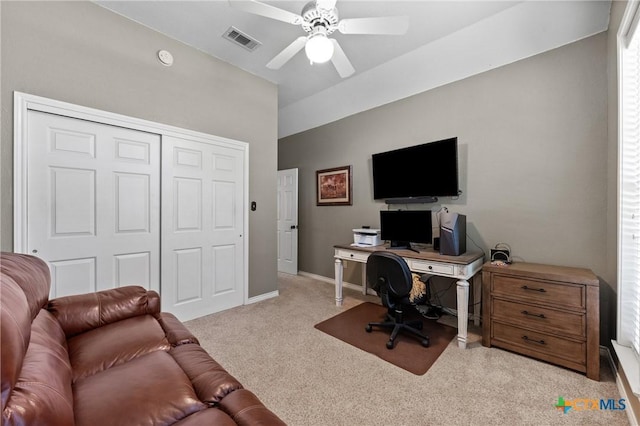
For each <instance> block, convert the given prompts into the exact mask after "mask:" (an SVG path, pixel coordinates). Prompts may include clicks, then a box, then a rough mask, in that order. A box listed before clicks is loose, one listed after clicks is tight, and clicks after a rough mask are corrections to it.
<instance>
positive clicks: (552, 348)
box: [491, 321, 586, 364]
mask: <svg viewBox="0 0 640 426" xmlns="http://www.w3.org/2000/svg"><path fill="white" fill-rule="evenodd" d="M491 325H492V334H493V336H492V343H494V344H495V345H496V346H500V342H504V343H506V344H507V346H515V347H519V348H522V349H524V350H523V351H522V353H524V354H525V355H531V356H535V353H530V352H529V351H534V352H540V353H542V354H545V355H550V356H553V357H555V358H560V359H565V360H568V361H571V362H573V363H578V364H584V363H585V362H586V347H585V343H584V342H576V341H573V340H568V339H563V338H561V337H555V336H551V335H549V334H545V333H538V332H535V331H530V330H525V329H523V328H519V327H514V326H511V325H507V324H502V323H500V322H497V321H496V322H493V323H492V324H491Z"/></svg>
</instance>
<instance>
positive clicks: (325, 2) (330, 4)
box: [316, 0, 336, 10]
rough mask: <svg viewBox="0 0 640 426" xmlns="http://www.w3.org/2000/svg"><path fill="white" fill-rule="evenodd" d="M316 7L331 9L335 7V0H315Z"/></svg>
mask: <svg viewBox="0 0 640 426" xmlns="http://www.w3.org/2000/svg"><path fill="white" fill-rule="evenodd" d="M316 7H317V8H318V9H324V10H331V9H333V8H334V7H336V0H316Z"/></svg>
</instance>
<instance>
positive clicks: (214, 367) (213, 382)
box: [169, 344, 242, 404]
mask: <svg viewBox="0 0 640 426" xmlns="http://www.w3.org/2000/svg"><path fill="white" fill-rule="evenodd" d="M169 353H170V354H171V355H172V356H173V357H174V358H175V360H176V362H177V363H178V365H180V367H182V369H183V370H184V372H185V373H186V374H187V376H189V380H191V382H192V383H193V387H194V389H195V390H196V393H197V394H198V398H200V400H202V401H204V402H207V403H209V404H217V403H218V402H220V400H222V398H224V397H225V396H226V395H228V394H229V393H231V392H233V391H235V390H237V389H242V385H241V384H240V382H238V381H237V380H236V379H235V377H233V376H232V375H231V374H229V373H227V371H226V370H225V369H224V368H222V366H220V364H218V363H217V362H216V361H214V360H213V359H212V358H211V357H210V356H209V354H208V353H207V352H206V351H205V350H204V349H202V348H201V347H200V346H198V345H195V344H191V345H189V344H187V345H181V346H177V347H175V348H173V349H171V352H169Z"/></svg>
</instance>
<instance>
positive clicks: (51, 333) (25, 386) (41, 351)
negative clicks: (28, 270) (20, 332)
mask: <svg viewBox="0 0 640 426" xmlns="http://www.w3.org/2000/svg"><path fill="white" fill-rule="evenodd" d="M4 290H5V288H4V287H3V291H4ZM3 331H4V330H3ZM3 337H4V336H3ZM3 347H4V342H3ZM3 375H4V372H3ZM2 417H3V422H2V424H3V425H39V426H40V425H42V426H46V425H65V426H66V425H69V426H71V425H73V424H74V417H73V395H72V389H71V365H70V364H69V358H68V355H67V345H66V339H65V335H64V332H63V331H62V328H61V327H60V324H58V322H57V321H56V320H55V318H54V317H53V316H52V315H51V314H50V313H49V312H47V311H46V310H41V311H40V313H39V314H38V316H37V317H36V318H35V320H34V321H33V325H32V330H31V339H30V342H29V347H28V349H27V352H26V354H25V356H24V361H23V363H22V369H21V370H20V375H19V378H18V380H17V382H16V384H15V386H14V387H13V390H12V391H11V394H10V396H9V399H8V401H7V404H6V406H5V407H4V409H3V412H2Z"/></svg>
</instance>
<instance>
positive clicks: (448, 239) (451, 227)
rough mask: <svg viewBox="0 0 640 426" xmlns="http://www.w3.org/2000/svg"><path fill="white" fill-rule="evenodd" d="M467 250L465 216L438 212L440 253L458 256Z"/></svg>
mask: <svg viewBox="0 0 640 426" xmlns="http://www.w3.org/2000/svg"><path fill="white" fill-rule="evenodd" d="M466 251H467V216H465V215H463V214H458V213H449V212H447V213H441V214H440V254H444V255H447V256H460V255H461V254H463V253H465V252H466Z"/></svg>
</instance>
